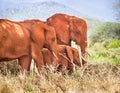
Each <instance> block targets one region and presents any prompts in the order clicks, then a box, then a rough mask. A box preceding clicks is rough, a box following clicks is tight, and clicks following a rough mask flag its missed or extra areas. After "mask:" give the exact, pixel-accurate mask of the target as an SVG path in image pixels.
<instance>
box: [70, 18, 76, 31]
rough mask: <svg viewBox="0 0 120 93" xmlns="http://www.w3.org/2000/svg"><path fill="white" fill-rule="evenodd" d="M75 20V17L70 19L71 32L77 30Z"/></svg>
mask: <svg viewBox="0 0 120 93" xmlns="http://www.w3.org/2000/svg"><path fill="white" fill-rule="evenodd" d="M75 26H76V25H75V18H74V17H70V19H69V27H70V30H72V31H74V29H75Z"/></svg>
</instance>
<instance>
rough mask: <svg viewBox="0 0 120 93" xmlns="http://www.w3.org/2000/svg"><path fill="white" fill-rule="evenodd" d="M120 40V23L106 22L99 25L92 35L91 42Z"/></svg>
mask: <svg viewBox="0 0 120 93" xmlns="http://www.w3.org/2000/svg"><path fill="white" fill-rule="evenodd" d="M115 39H117V40H120V23H112V22H106V23H103V24H101V25H99V26H97V27H96V28H95V29H94V30H93V32H92V33H91V36H90V41H91V44H94V43H96V42H100V43H102V42H105V43H107V42H110V41H112V40H115Z"/></svg>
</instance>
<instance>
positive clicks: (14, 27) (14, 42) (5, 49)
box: [0, 19, 31, 72]
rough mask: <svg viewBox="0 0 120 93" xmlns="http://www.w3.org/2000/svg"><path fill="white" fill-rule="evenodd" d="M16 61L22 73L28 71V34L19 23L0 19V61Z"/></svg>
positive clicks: (29, 52) (29, 48)
mask: <svg viewBox="0 0 120 93" xmlns="http://www.w3.org/2000/svg"><path fill="white" fill-rule="evenodd" d="M13 59H18V61H19V65H20V68H21V71H22V72H24V71H25V72H26V71H29V70H30V64H31V44H30V33H29V32H28V30H27V29H26V28H25V27H23V26H22V25H21V24H20V23H17V22H13V21H10V20H8V19H0V61H9V60H13Z"/></svg>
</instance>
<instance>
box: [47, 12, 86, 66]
mask: <svg viewBox="0 0 120 93" xmlns="http://www.w3.org/2000/svg"><path fill="white" fill-rule="evenodd" d="M47 24H48V25H50V26H53V27H54V28H55V31H56V37H57V43H58V44H64V45H69V46H71V41H72V40H73V41H75V42H76V44H77V45H79V46H80V48H81V57H82V58H81V59H82V65H83V67H86V66H87V61H86V49H87V23H86V21H85V20H83V19H81V18H78V17H75V16H70V15H67V14H61V13H57V14H54V15H52V16H51V17H49V18H48V19H47Z"/></svg>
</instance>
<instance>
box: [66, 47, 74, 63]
mask: <svg viewBox="0 0 120 93" xmlns="http://www.w3.org/2000/svg"><path fill="white" fill-rule="evenodd" d="M66 54H67V57H68V58H69V59H70V61H71V62H73V51H72V49H71V47H70V46H66Z"/></svg>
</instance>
